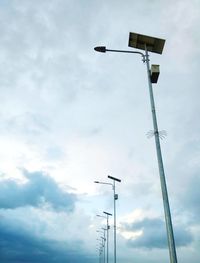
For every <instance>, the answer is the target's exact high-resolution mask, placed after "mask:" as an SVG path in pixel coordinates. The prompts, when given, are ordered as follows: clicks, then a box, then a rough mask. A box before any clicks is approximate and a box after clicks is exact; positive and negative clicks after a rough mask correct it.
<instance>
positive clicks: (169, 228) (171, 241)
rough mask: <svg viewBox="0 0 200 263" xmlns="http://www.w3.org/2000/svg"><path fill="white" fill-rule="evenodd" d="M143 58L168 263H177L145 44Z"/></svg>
mask: <svg viewBox="0 0 200 263" xmlns="http://www.w3.org/2000/svg"><path fill="white" fill-rule="evenodd" d="M145 60H146V65H147V76H148V83H149V94H150V103H151V112H152V119H153V127H154V136H155V144H156V153H157V159H158V168H159V174H160V183H161V191H162V198H163V206H164V213H165V222H166V229H167V240H168V246H169V256H170V263H177V256H176V248H175V240H174V233H173V227H172V220H171V212H170V206H169V199H168V193H167V186H166V180H165V172H164V166H163V160H162V153H161V147H160V138H159V131H158V124H157V118H156V110H155V103H154V96H153V89H152V83H151V75H150V66H149V55H148V51H147V47H146V46H145Z"/></svg>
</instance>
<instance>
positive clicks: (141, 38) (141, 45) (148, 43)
mask: <svg viewBox="0 0 200 263" xmlns="http://www.w3.org/2000/svg"><path fill="white" fill-rule="evenodd" d="M164 44H165V40H164V39H160V38H155V37H150V36H145V35H141V34H137V33H130V35H129V46H130V47H134V48H137V49H141V50H144V51H145V53H144V54H143V53H142V52H138V51H126V50H113V49H107V48H106V47H105V46H100V47H95V48H94V49H95V51H98V52H103V53H105V52H107V51H109V52H120V53H135V54H140V55H141V56H142V58H143V62H146V66H147V77H148V85H149V94H150V103H151V112H152V119H153V127H154V136H155V144H156V153H157V159H158V167H159V174H160V183H161V190H162V198H163V206H164V213H165V222H166V229H167V239H168V246H169V255H170V263H177V256H176V246H175V240H174V233H173V226H172V220H171V212H170V206H169V199H168V193H167V185H166V180H165V172H164V165H163V160H162V153H161V146H160V138H159V131H158V124H157V117H156V110H155V103H154V96H153V89H152V83H157V80H158V76H159V66H158V65H152V67H151V70H150V65H149V55H148V51H150V52H154V53H158V54H162V51H163V47H164Z"/></svg>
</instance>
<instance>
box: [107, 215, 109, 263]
mask: <svg viewBox="0 0 200 263" xmlns="http://www.w3.org/2000/svg"><path fill="white" fill-rule="evenodd" d="M108 231H109V224H108V214H107V263H108V253H109V250H108V241H109V233H108Z"/></svg>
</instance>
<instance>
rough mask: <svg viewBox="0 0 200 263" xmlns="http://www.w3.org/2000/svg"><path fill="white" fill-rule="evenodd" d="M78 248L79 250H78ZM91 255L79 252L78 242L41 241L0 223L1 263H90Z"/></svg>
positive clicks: (21, 230) (29, 234)
mask: <svg viewBox="0 0 200 263" xmlns="http://www.w3.org/2000/svg"><path fill="white" fill-rule="evenodd" d="M78 248H79V249H78ZM92 259H93V256H92V255H86V254H85V252H84V251H81V250H80V244H79V241H78V240H77V242H74V243H70V244H69V243H64V242H58V241H54V240H47V239H42V238H40V237H38V236H34V235H33V234H31V233H28V232H26V231H25V230H23V228H20V229H17V228H13V227H10V226H9V225H7V224H6V222H3V221H2V220H1V221H0V260H1V261H2V262H5V263H7V262H13V263H19V262H41V263H45V262H50V263H51V262H52V263H54V262H60V263H64V262H91V261H92Z"/></svg>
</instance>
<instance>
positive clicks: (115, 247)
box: [108, 175, 121, 263]
mask: <svg viewBox="0 0 200 263" xmlns="http://www.w3.org/2000/svg"><path fill="white" fill-rule="evenodd" d="M108 178H109V179H111V180H113V199H114V200H113V201H114V263H116V261H117V237H116V200H118V194H116V192H115V182H119V183H120V182H121V180H120V179H118V178H116V177H113V176H110V175H108Z"/></svg>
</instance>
